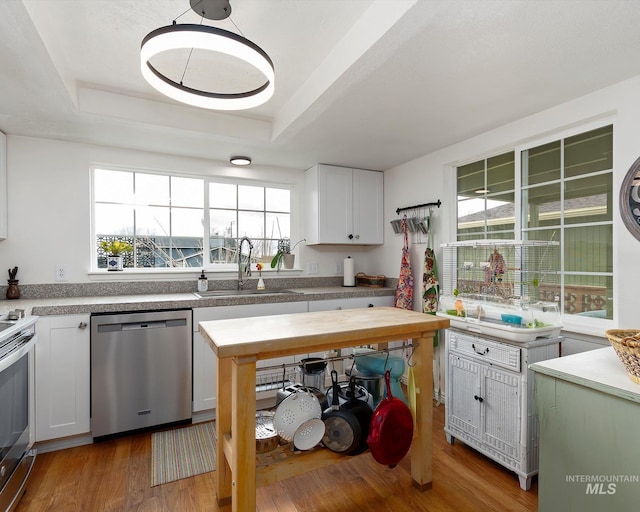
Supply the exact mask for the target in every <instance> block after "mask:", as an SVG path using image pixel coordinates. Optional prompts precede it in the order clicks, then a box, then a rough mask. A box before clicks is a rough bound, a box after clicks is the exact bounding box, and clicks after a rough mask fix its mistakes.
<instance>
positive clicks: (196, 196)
mask: <svg viewBox="0 0 640 512" xmlns="http://www.w3.org/2000/svg"><path fill="white" fill-rule="evenodd" d="M203 191H204V182H203V181H202V180H200V179H194V178H176V177H175V176H174V177H172V178H171V205H172V206H191V207H193V208H202V206H203V204H204V195H203V194H204V192H203Z"/></svg>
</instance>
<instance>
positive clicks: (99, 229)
mask: <svg viewBox="0 0 640 512" xmlns="http://www.w3.org/2000/svg"><path fill="white" fill-rule="evenodd" d="M95 213H96V218H95V230H96V235H98V236H100V235H133V206H131V205H124V204H96V205H95Z"/></svg>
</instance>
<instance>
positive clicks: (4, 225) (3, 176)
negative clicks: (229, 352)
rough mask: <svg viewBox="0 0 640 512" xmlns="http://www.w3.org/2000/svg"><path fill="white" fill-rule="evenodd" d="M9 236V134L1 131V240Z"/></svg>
mask: <svg viewBox="0 0 640 512" xmlns="http://www.w3.org/2000/svg"><path fill="white" fill-rule="evenodd" d="M5 238H7V136H6V135H5V134H4V133H2V132H0V240H4V239H5Z"/></svg>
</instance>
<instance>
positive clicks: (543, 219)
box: [522, 183, 562, 228]
mask: <svg viewBox="0 0 640 512" xmlns="http://www.w3.org/2000/svg"><path fill="white" fill-rule="evenodd" d="M560 190H561V188H560V183H554V184H552V185H542V186H539V187H532V188H529V189H524V190H523V191H522V207H523V208H525V217H524V219H522V225H523V226H524V227H527V228H534V227H540V226H559V225H560V220H561V213H562V212H561V207H560Z"/></svg>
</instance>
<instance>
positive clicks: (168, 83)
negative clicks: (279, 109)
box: [140, 0, 275, 110]
mask: <svg viewBox="0 0 640 512" xmlns="http://www.w3.org/2000/svg"><path fill="white" fill-rule="evenodd" d="M190 3H191V8H192V9H193V11H194V12H196V14H198V15H199V16H202V17H203V18H207V19H213V20H222V19H225V18H228V17H229V15H230V14H231V6H230V5H229V2H228V0H190ZM186 12H188V11H186ZM183 14H184V13H183ZM182 48H186V49H194V48H197V49H200V50H208V51H213V52H219V53H223V54H225V55H229V56H231V57H235V58H237V59H239V60H242V61H244V62H245V63H247V64H249V65H251V66H253V67H254V68H255V69H256V70H258V71H259V72H260V73H261V74H262V75H264V77H265V78H266V82H265V83H264V84H263V85H261V86H260V87H258V88H257V89H253V90H250V91H244V92H237V93H217V92H210V91H202V90H199V89H195V88H192V87H188V86H186V85H183V83H182V80H180V81H179V82H176V81H175V80H172V79H170V78H169V77H167V76H165V75H164V74H162V73H161V72H160V71H158V70H157V69H156V68H155V67H154V66H153V65H152V64H151V63H150V60H151V59H152V58H153V57H154V56H155V55H158V54H159V53H162V52H167V51H172V50H178V49H182ZM140 70H141V71H142V76H143V77H144V79H145V80H146V81H147V82H148V83H149V85H151V86H152V87H153V88H154V89H156V90H157V91H159V92H160V93H162V94H164V95H165V96H168V97H169V98H172V99H174V100H176V101H179V102H181V103H186V104H187V105H192V106H194V107H200V108H207V109H214V110H244V109H248V108H253V107H257V106H259V105H262V104H263V103H265V102H266V101H268V100H269V98H271V96H273V92H274V90H275V85H274V81H275V72H274V68H273V62H272V61H271V59H270V58H269V56H268V55H267V54H266V53H265V51H264V50H262V48H260V47H259V46H258V45H256V44H255V43H253V42H251V41H249V40H248V39H245V38H244V37H242V36H240V35H238V34H234V33H233V32H228V31H227V30H222V29H220V28H216V27H210V26H208V25H192V24H176V22H175V20H174V22H173V24H172V25H169V26H166V27H161V28H158V29H156V30H153V31H152V32H150V33H149V34H147V36H146V37H145V38H144V39H143V40H142V44H141V46H140Z"/></svg>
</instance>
